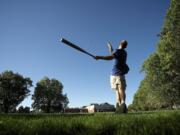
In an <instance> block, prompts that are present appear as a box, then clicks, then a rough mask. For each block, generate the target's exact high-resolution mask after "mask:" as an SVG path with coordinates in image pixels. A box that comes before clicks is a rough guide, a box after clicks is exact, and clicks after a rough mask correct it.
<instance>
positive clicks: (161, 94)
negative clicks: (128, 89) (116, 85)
mask: <svg viewBox="0 0 180 135" xmlns="http://www.w3.org/2000/svg"><path fill="white" fill-rule="evenodd" d="M158 36H159V38H160V39H159V42H158V43H157V48H156V51H155V52H154V53H153V54H151V55H150V56H149V58H148V59H147V60H145V62H144V64H143V66H142V71H143V72H144V73H145V78H144V80H142V81H141V84H140V86H139V88H138V90H137V92H136V94H135V95H134V100H133V103H132V105H130V108H131V109H136V110H153V109H161V108H173V107H174V106H178V105H180V1H179V0H171V1H170V7H169V9H168V11H167V13H166V17H165V21H164V25H163V27H162V30H161V33H160V34H158Z"/></svg>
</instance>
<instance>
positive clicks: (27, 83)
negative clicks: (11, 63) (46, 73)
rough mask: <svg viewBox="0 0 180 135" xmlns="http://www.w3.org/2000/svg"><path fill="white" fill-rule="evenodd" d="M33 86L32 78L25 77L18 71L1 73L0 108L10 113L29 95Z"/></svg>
mask: <svg viewBox="0 0 180 135" xmlns="http://www.w3.org/2000/svg"><path fill="white" fill-rule="evenodd" d="M31 86H32V81H31V79H30V78H25V77H23V76H22V75H20V74H18V73H13V72H12V71H5V72H3V73H1V74H0V108H1V109H0V110H1V111H2V112H5V113H8V112H13V110H16V107H17V106H18V105H19V104H20V103H21V102H22V101H23V100H24V99H25V98H26V97H27V96H28V95H29V92H30V90H29V88H30V87H31Z"/></svg>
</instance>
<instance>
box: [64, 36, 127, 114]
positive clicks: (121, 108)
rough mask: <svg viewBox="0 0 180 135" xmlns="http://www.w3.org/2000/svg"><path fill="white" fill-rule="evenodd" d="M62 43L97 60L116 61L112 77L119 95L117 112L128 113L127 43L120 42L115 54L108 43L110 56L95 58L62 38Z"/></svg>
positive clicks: (124, 41)
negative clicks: (126, 101) (126, 92)
mask: <svg viewBox="0 0 180 135" xmlns="http://www.w3.org/2000/svg"><path fill="white" fill-rule="evenodd" d="M61 42H63V43H64V44H66V45H68V46H70V47H72V48H74V49H76V50H78V51H80V52H82V53H84V54H87V55H89V56H91V57H93V58H95V59H96V60H99V59H102V60H113V59H114V66H113V69H112V74H111V77H110V83H111V88H112V89H115V90H116V95H117V103H116V112H117V113H127V107H126V104H125V99H126V94H125V89H126V79H125V74H127V73H128V71H129V67H128V65H127V64H126V59H127V52H126V51H125V48H126V47H127V44H128V43H127V41H126V40H122V41H121V42H120V45H119V48H118V49H117V50H116V51H115V52H113V48H112V45H111V44H110V43H108V47H109V51H110V54H111V55H109V56H94V55H92V54H91V53H89V52H87V51H85V50H84V49H82V48H80V47H79V46H77V45H75V44H74V43H72V42H70V41H68V40H66V39H64V38H62V39H61Z"/></svg>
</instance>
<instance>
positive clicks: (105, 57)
mask: <svg viewBox="0 0 180 135" xmlns="http://www.w3.org/2000/svg"><path fill="white" fill-rule="evenodd" d="M95 59H96V60H100V59H101V60H112V59H114V55H110V56H95Z"/></svg>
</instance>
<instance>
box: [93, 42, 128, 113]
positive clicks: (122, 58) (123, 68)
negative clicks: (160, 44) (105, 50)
mask: <svg viewBox="0 0 180 135" xmlns="http://www.w3.org/2000/svg"><path fill="white" fill-rule="evenodd" d="M127 44H128V43H127V41H126V40H122V41H121V42H120V45H119V48H118V49H117V50H116V51H115V52H114V53H113V48H112V46H111V44H110V43H108V47H109V51H110V53H111V55H109V56H95V59H96V60H99V59H102V60H113V59H114V65H113V69H112V73H111V76H110V83H111V88H112V89H115V90H116V97H117V103H116V112H117V113H127V107H126V104H125V99H126V94H125V90H126V79H125V74H127V72H128V71H129V67H128V65H127V64H126V59H127V52H126V51H125V48H126V47H127Z"/></svg>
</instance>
